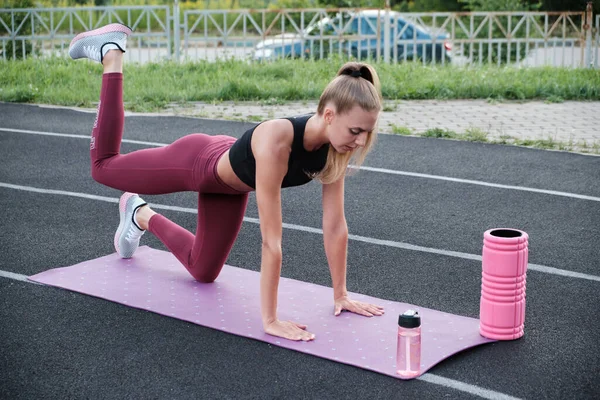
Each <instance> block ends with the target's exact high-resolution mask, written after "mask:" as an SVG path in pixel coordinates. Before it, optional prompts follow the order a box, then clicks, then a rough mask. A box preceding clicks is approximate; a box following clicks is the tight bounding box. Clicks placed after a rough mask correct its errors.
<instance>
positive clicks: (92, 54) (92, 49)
mask: <svg viewBox="0 0 600 400" xmlns="http://www.w3.org/2000/svg"><path fill="white" fill-rule="evenodd" d="M83 52H84V53H85V55H86V57H87V58H91V59H93V60H100V49H98V48H97V47H96V46H83Z"/></svg>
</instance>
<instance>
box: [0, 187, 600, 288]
mask: <svg viewBox="0 0 600 400" xmlns="http://www.w3.org/2000/svg"><path fill="white" fill-rule="evenodd" d="M0 187H4V188H7V189H15V190H22V191H27V192H35V193H43V194H55V195H62V196H70V197H79V198H84V199H89V200H99V201H105V202H109V203H118V202H119V199H117V198H112V197H105V196H97V195H93V194H87V193H78V192H69V191H65V190H54V189H41V188H35V187H31V186H22V185H13V184H11V183H4V182H0ZM150 206H151V207H152V208H155V209H160V210H170V211H178V212H184V213H188V214H197V210H196V209H195V208H186V207H177V206H169V205H164V204H156V203H152V204H150ZM244 221H245V222H250V223H253V224H259V223H260V222H259V220H258V218H251V217H244ZM283 227H284V228H286V229H290V230H295V231H302V232H309V233H316V234H320V235H322V234H323V230H321V229H318V228H312V227H309V226H303V225H296V224H288V223H283ZM348 238H349V239H350V240H355V241H357V242H364V243H370V244H376V245H380V246H386V247H395V248H399V249H405V250H413V251H421V252H424V253H431V254H439V255H443V256H449V257H456V258H462V259H466V260H475V261H481V255H477V254H469V253H462V252H458V251H450V250H442V249H436V248H432V247H423V246H417V245H414V244H410V243H403V242H395V241H393V240H382V239H376V238H371V237H367V236H359V235H353V234H351V235H349V236H348ZM527 268H528V269H529V270H532V271H538V272H543V273H546V274H551V275H558V276H566V277H569V278H578V279H586V280H590V281H596V282H600V276H595V275H589V274H585V273H581V272H574V271H568V270H564V269H558V268H554V267H548V266H545V265H539V264H531V263H529V264H528V265H527Z"/></svg>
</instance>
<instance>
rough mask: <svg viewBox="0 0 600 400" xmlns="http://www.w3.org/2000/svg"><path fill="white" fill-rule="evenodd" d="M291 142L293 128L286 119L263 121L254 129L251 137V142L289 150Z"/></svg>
mask: <svg viewBox="0 0 600 400" xmlns="http://www.w3.org/2000/svg"><path fill="white" fill-rule="evenodd" d="M254 139H256V140H254ZM293 140H294V126H293V125H292V123H291V122H290V121H289V120H287V119H279V118H278V119H271V120H268V121H265V122H263V123H261V124H260V125H259V126H258V127H257V128H256V130H255V131H254V135H253V142H256V143H261V144H264V145H267V146H269V147H271V146H276V147H280V146H284V147H290V148H291V146H292V142H293ZM253 144H254V143H253Z"/></svg>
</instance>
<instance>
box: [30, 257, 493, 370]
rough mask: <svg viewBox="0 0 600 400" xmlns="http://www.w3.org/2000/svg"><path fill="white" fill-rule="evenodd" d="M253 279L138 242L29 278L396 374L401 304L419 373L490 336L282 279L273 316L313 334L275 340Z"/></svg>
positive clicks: (474, 324) (433, 315) (425, 314)
mask: <svg viewBox="0 0 600 400" xmlns="http://www.w3.org/2000/svg"><path fill="white" fill-rule="evenodd" d="M259 277H260V274H259V273H258V272H254V271H249V270H245V269H241V268H236V267H232V266H229V265H225V267H224V268H223V271H222V272H221V274H220V275H219V277H218V278H217V280H216V281H215V282H213V283H199V282H196V281H195V280H193V278H192V277H191V276H190V275H189V274H188V272H187V271H186V270H185V268H184V267H183V266H181V264H180V263H179V262H178V261H177V260H176V259H175V257H174V256H173V255H172V254H171V253H169V252H165V251H161V250H155V249H152V248H150V247H147V246H142V247H140V248H139V249H138V250H137V252H136V253H135V255H134V257H133V258H131V259H127V260H125V259H121V258H119V256H118V255H117V254H116V253H115V254H111V255H108V256H105V257H100V258H97V259H95V260H90V261H85V262H82V263H80V264H76V265H73V266H71V267H64V268H56V269H51V270H48V271H45V272H42V273H39V274H37V275H34V276H31V277H29V279H30V280H32V281H35V282H39V283H44V284H47V285H51V286H56V287H60V288H64V289H68V290H73V291H76V292H80V293H85V294H88V295H91V296H96V297H100V298H103V299H106V300H110V301H114V302H117V303H120V304H124V305H127V306H130V307H134V308H139V309H143V310H147V311H152V312H155V313H158V314H162V315H166V316H168V317H173V318H177V319H181V320H184V321H188V322H192V323H195V324H198V325H202V326H206V327H210V328H214V329H218V330H221V331H224V332H229V333H233V334H235V335H240V336H244V337H248V338H252V339H256V340H261V341H264V342H267V343H271V344H273V345H276V346H280V347H285V348H288V349H292V350H296V351H300V352H303V353H308V354H312V355H315V356H318V357H323V358H326V359H329V360H333V361H338V362H341V363H345V364H350V365H354V366H357V367H360V368H364V369H367V370H371V371H375V372H379V373H382V374H385V375H389V376H393V377H396V378H399V379H402V378H400V377H399V376H398V375H397V374H396V335H397V326H398V315H399V314H401V313H402V312H404V311H406V310H407V309H409V308H412V309H417V310H419V313H420V315H421V320H422V355H421V374H422V373H424V372H426V371H427V370H428V369H430V368H431V367H433V366H434V365H435V364H437V363H439V362H440V361H442V360H444V359H445V358H447V357H449V356H451V355H453V354H455V353H457V352H459V351H462V350H465V349H468V348H470V347H473V346H477V345H480V344H484V343H488V342H493V341H494V340H491V339H486V338H484V337H482V336H481V335H480V334H479V320H478V319H474V318H468V317H461V316H458V315H453V314H448V313H444V312H441V311H436V310H431V309H427V308H421V307H417V306H415V305H412V304H407V303H398V302H394V301H389V300H382V299H377V298H374V297H369V296H366V295H362V294H357V293H350V295H351V298H353V299H356V300H361V301H366V302H371V303H374V304H378V305H381V306H383V307H385V315H383V316H379V317H372V318H367V317H362V316H359V315H355V314H351V313H347V312H344V313H342V314H341V315H339V316H337V317H336V316H334V315H333V301H332V289H331V288H330V287H325V286H320V285H315V284H311V283H306V282H301V281H297V280H293V279H287V278H281V281H280V284H279V304H278V314H279V315H278V317H279V318H280V319H285V320H295V321H299V322H302V323H304V324H306V325H308V330H309V331H311V332H312V333H314V334H315V335H316V339H315V340H314V341H311V342H293V341H289V340H285V339H280V338H276V337H273V336H270V335H267V334H265V333H264V332H263V329H262V323H261V317H260V301H259V300H260V297H259ZM398 297H401V295H400V294H398Z"/></svg>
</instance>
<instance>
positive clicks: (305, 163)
mask: <svg viewBox="0 0 600 400" xmlns="http://www.w3.org/2000/svg"><path fill="white" fill-rule="evenodd" d="M313 115H314V113H312V114H306V115H300V116H297V117H287V118H283V119H287V120H288V121H290V122H291V123H292V125H293V126H294V141H293V142H292V151H291V153H290V159H289V161H288V171H287V174H286V175H285V177H284V178H283V182H282V183H281V187H282V188H285V187H291V186H299V185H303V184H305V183H308V182H310V181H311V180H312V178H310V176H308V175H307V172H308V173H317V172H320V171H321V170H322V169H323V168H324V167H325V163H326V161H327V153H328V150H329V144H326V145H323V146H321V147H320V148H319V149H317V150H315V151H306V149H305V148H304V129H305V128H306V122H307V121H308V120H309V118H310V117H312V116H313ZM259 125H260V124H259ZM257 126H258V125H256V126H254V127H253V128H251V129H248V130H247V131H246V132H245V133H244V134H243V135H242V137H241V138H239V139H238V140H236V142H235V143H234V144H233V146H232V147H231V149H229V161H230V162H231V167H232V168H233V172H235V174H236V175H237V176H238V178H240V179H241V181H242V182H244V183H245V184H246V185H248V186H250V187H252V188H253V189H256V160H255V159H254V154H252V147H251V146H250V142H251V140H252V134H253V133H254V130H255V129H256V127H257Z"/></svg>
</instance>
